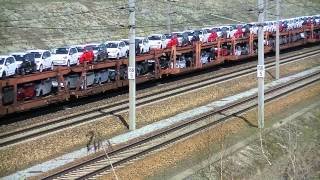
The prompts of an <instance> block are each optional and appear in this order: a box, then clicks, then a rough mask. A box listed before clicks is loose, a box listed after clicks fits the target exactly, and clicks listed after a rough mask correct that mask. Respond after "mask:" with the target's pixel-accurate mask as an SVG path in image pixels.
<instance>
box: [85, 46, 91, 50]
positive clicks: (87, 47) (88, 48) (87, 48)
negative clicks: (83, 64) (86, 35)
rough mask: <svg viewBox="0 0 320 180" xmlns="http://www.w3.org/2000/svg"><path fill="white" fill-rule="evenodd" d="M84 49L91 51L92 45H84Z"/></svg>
mask: <svg viewBox="0 0 320 180" xmlns="http://www.w3.org/2000/svg"><path fill="white" fill-rule="evenodd" d="M84 49H85V50H86V51H91V50H92V46H86V47H85V48H84Z"/></svg>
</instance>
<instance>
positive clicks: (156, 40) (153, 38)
mask: <svg viewBox="0 0 320 180" xmlns="http://www.w3.org/2000/svg"><path fill="white" fill-rule="evenodd" d="M148 39H149V44H150V48H151V49H154V48H156V49H163V48H166V47H167V44H166V37H165V36H164V35H163V34H151V35H150V36H148Z"/></svg>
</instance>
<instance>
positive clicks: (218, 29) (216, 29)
mask: <svg viewBox="0 0 320 180" xmlns="http://www.w3.org/2000/svg"><path fill="white" fill-rule="evenodd" d="M211 31H215V32H219V31H221V30H220V28H212V29H211Z"/></svg>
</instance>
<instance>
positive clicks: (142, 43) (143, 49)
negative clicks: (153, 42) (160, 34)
mask: <svg viewBox="0 0 320 180" xmlns="http://www.w3.org/2000/svg"><path fill="white" fill-rule="evenodd" d="M136 41H138V42H139V47H140V53H142V54H143V53H147V52H149V51H150V43H149V39H148V37H136Z"/></svg>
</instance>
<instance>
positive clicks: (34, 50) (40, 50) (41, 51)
mask: <svg viewBox="0 0 320 180" xmlns="http://www.w3.org/2000/svg"><path fill="white" fill-rule="evenodd" d="M45 51H49V50H44V49H32V50H28V51H27V52H40V53H43V52H45Z"/></svg>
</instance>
